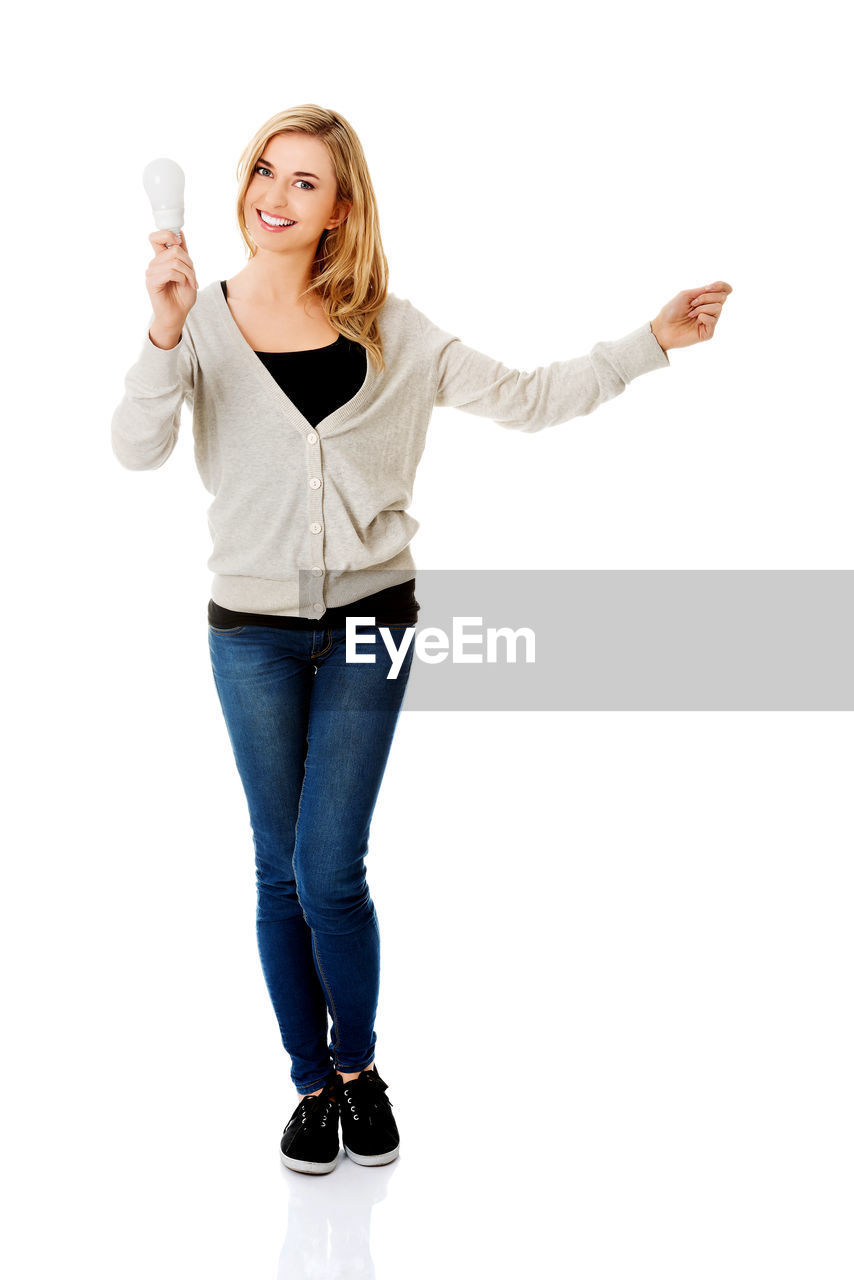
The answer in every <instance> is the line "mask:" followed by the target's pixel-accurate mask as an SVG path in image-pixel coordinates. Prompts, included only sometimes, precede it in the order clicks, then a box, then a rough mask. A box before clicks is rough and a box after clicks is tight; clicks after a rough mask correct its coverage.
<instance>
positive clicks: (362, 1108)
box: [343, 1076, 394, 1120]
mask: <svg viewBox="0 0 854 1280" xmlns="http://www.w3.org/2000/svg"><path fill="white" fill-rule="evenodd" d="M387 1089H388V1085H387V1084H386V1083H385V1082H384V1081H383V1080H380V1078H379V1077H378V1076H362V1077H361V1078H359V1077H358V1076H357V1077H356V1079H355V1080H347V1081H346V1082H345V1084H344V1088H343V1093H344V1098H345V1099H346V1102H347V1105H348V1106H349V1108H350V1112H351V1114H352V1116H353V1119H354V1120H358V1119H359V1118H360V1112H361V1113H362V1114H366V1113H367V1112H368V1111H376V1110H377V1109H378V1106H379V1099H380V1097H381V1096H382V1094H384V1093H385V1092H386V1091H387ZM386 1102H387V1103H388V1105H389V1106H390V1107H393V1106H394V1103H393V1102H392V1100H391V1098H387V1099H386Z"/></svg>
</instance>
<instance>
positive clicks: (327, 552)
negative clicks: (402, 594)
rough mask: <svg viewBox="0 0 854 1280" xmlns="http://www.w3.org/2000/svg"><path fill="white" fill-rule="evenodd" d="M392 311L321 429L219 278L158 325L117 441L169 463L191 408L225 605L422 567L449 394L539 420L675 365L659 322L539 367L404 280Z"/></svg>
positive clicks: (269, 605)
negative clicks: (479, 345)
mask: <svg viewBox="0 0 854 1280" xmlns="http://www.w3.org/2000/svg"><path fill="white" fill-rule="evenodd" d="M154 320H155V317H154V315H153V314H152V315H151V317H150V319H149V325H148V328H149V329H150V328H151V326H152V325H153V324H154ZM378 324H379V328H380V332H381V334H382V339H383V355H384V360H385V369H384V370H383V371H382V372H377V370H376V368H375V366H374V364H373V362H372V361H371V360H370V359H368V361H367V369H366V373H365V380H364V382H363V383H362V386H361V387H360V389H359V390H358V391H357V392H356V394H355V395H354V396H353V397H352V399H350V400H348V401H347V402H346V403H345V404H342V405H341V406H340V407H339V408H337V409H336V410H335V411H334V412H333V413H330V414H328V415H327V417H325V418H323V419H322V421H320V422H318V423H317V425H316V426H313V425H312V424H311V423H310V422H309V421H308V420H307V419H306V418H305V417H303V415H302V414H301V413H300V411H299V409H298V408H297V407H296V405H295V404H293V402H292V401H291V400H290V399H289V398H288V396H287V395H286V394H285V392H284V391H283V390H282V388H281V387H280V386H279V384H278V383H277V381H276V379H275V378H274V377H273V376H272V374H271V373H270V372H269V370H268V369H267V368H266V367H265V366H264V364H263V363H262V362H261V361H260V360H259V359H258V356H257V354H256V352H255V351H253V349H252V347H251V346H250V345H249V343H248V342H247V341H246V339H245V338H244V337H243V334H242V333H241V331H240V329H239V328H238V326H237V323H236V321H235V319H234V317H233V316H232V314H231V311H230V309H229V306H228V303H227V301H226V299H225V297H224V296H223V292H222V289H221V286H220V282H219V280H214V281H213V282H212V283H210V284H208V285H206V286H205V287H204V288H203V289H201V290H199V292H198V293H197V295H196V302H195V305H194V306H193V308H192V310H191V311H190V313H189V315H188V316H187V319H186V321H185V324H184V330H183V333H182V335H181V338H180V340H179V342H178V344H177V345H176V346H175V347H172V348H171V349H170V350H163V349H161V348H160V347H156V346H155V345H154V343H153V342H152V341H151V339H150V337H149V336H148V331H146V335H145V339H144V341H143V345H142V349H141V351H140V353H139V356H138V358H137V360H136V363H135V364H134V365H133V366H132V367H131V368H130V369H129V371H128V372H127V374H126V376H125V380H124V388H125V393H124V396H123V398H122V400H121V402H120V403H119V404H118V406H117V407H116V409H115V411H114V413H113V418H112V424H111V438H112V449H113V453H114V454H115V456H116V458H117V459H118V461H119V462H120V463H121V465H122V466H123V467H126V468H127V469H129V470H132V471H149V470H154V469H156V468H159V467H162V466H163V464H164V463H165V462H166V461H167V459H168V458H169V456H170V455H171V453H172V451H173V450H174V448H175V445H176V443H177V439H178V434H179V428H180V425H181V412H182V406H183V404H184V402H185V401H186V403H187V404H188V405H189V406H190V408H191V410H192V414H193V438H194V454H195V462H196V467H197V469H198V472H199V475H200V477H201V480H202V483H203V484H204V486H205V488H206V489H207V490H208V492H209V493H210V494H212V495H213V501H212V502H211V503H210V505H209V507H208V526H209V530H210V534H211V538H212V543H213V551H212V554H211V556H210V558H209V560H208V566H207V567H208V569H209V570H211V571H212V573H213V575H214V577H213V581H212V584H211V596H212V598H213V599H214V600H215V601H217V603H219V604H220V605H222V606H223V607H224V608H226V609H232V610H234V611H238V612H250V613H259V614H279V615H282V616H290V617H305V618H318V617H320V616H321V615H322V614H323V613H324V612H325V611H326V610H327V609H328V608H335V607H338V606H340V605H346V604H350V603H351V602H353V601H356V600H359V599H361V598H362V597H363V596H369V595H372V594H374V593H376V592H377V591H380V590H382V589H384V588H386V587H389V586H392V585H395V584H397V583H401V582H405V581H407V580H408V579H410V578H412V577H413V575H414V573H415V561H414V559H413V556H412V551H411V549H410V543H411V541H412V538H413V536H414V534H415V533H416V531H417V529H418V527H419V522H418V521H417V520H416V519H415V518H414V517H413V516H411V515H410V514H409V511H408V510H407V508H408V507H409V505H410V503H411V501H412V491H413V486H414V481H415V473H416V469H417V467H418V463H419V461H420V459H421V455H422V453H423V451H424V446H425V442H426V435H427V429H428V426H429V424H430V419H431V415H432V411H433V408H434V406H439V407H446V406H449V407H455V408H458V409H462V410H464V411H465V412H467V413H473V414H477V415H478V416H480V417H485V418H490V419H492V420H493V421H494V422H496V423H497V424H498V425H499V426H503V427H508V428H511V429H515V430H519V431H531V432H533V431H540V430H542V429H543V428H545V427H550V426H555V425H557V424H559V423H563V422H567V421H569V420H570V419H571V418H574V417H578V416H581V415H584V414H588V413H591V412H592V411H593V410H594V409H596V408H597V407H598V406H599V405H601V404H604V403H605V401H607V400H610V399H612V398H613V397H615V396H618V395H620V394H621V393H622V392H623V391H624V390H625V388H626V386H627V385H628V384H629V382H631V381H632V380H633V379H634V378H636V377H639V376H640V375H641V374H643V373H647V372H650V371H651V370H653V369H659V368H665V367H667V366H668V365H669V364H670V361H669V359H668V357H667V354H666V352H664V351H663V350H662V348H661V347H660V346H659V344H658V342H657V340H656V338H655V335H654V334H653V332H652V329H651V326H650V325H649V323H647V324H644V325H641V326H640V327H639V328H637V329H634V330H633V331H632V332H631V333H629V334H627V335H626V336H625V337H623V338H618V339H616V340H615V341H611V342H597V343H596V345H595V346H594V347H593V348H592V349H591V351H590V352H589V353H588V354H587V355H585V356H577V357H574V358H571V359H568V360H558V361H555V362H554V363H552V364H549V365H543V366H540V367H538V368H536V369H534V370H532V371H531V372H525V371H521V370H518V369H512V368H509V367H508V366H507V365H505V364H502V363H501V362H500V361H498V360H496V359H494V358H493V357H491V356H488V355H485V354H483V353H481V352H479V351H476V350H474V349H473V348H472V347H469V346H466V345H465V344H464V343H463V342H462V341H461V340H460V339H459V338H458V337H456V336H455V335H454V334H452V333H450V332H449V331H447V330H444V329H441V328H439V327H438V325H436V324H434V323H433V322H432V321H431V320H429V319H428V318H427V316H426V315H424V314H423V312H421V311H419V310H418V309H417V308H416V307H415V306H414V305H413V304H412V303H411V302H410V301H409V299H407V298H402V297H399V296H398V295H396V294H394V293H388V294H387V296H386V299H385V302H384V304H383V307H382V309H381V310H380V312H379V314H378Z"/></svg>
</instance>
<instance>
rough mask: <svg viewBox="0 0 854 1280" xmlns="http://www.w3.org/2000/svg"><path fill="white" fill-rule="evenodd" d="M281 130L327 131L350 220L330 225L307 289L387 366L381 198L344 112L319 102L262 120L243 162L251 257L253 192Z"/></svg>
mask: <svg viewBox="0 0 854 1280" xmlns="http://www.w3.org/2000/svg"><path fill="white" fill-rule="evenodd" d="M278 133H305V134H309V135H310V136H311V137H314V138H320V139H321V141H322V142H323V143H324V144H325V145H326V149H327V151H328V152H329V155H330V158H331V160H332V167H333V169H334V171H335V180H336V183H337V187H338V191H337V196H336V199H337V200H348V201H350V202H351V208H350V212H349V214H348V215H347V217H346V218H345V220H344V221H343V222H342V223H339V225H338V226H337V227H333V228H332V229H331V230H325V231H324V232H323V235H322V236H321V237H320V241H319V243H318V246H317V254H316V255H315V259H314V262H313V263H312V268H311V282H310V284H309V286H308V289H307V290H306V291H305V292H306V294H310V293H317V294H318V296H319V298H320V302H321V305H322V307H323V311H324V314H325V315H326V318H327V319H328V320H329V323H330V324H331V325H332V326H333V328H335V329H337V330H338V332H339V333H343V334H344V336H345V337H346V338H350V339H352V340H353V341H355V342H359V343H361V344H362V345H363V346H364V347H365V348H366V350H367V353H368V356H369V357H370V358H371V360H373V362H374V364H375V365H376V367H377V369H378V370H380V371H381V370H383V369H384V368H385V363H384V361H383V350H382V338H381V336H380V332H379V326H378V324H377V314H378V313H379V311H380V310H381V308H382V306H383V303H384V302H385V300H386V294H387V293H388V260H387V259H386V256H385V252H384V250H383V246H382V240H381V238H380V223H379V214H378V211H377V201H376V196H375V194H374V187H373V183H372V182H371V175H370V174H369V172H368V165H367V162H366V160H365V154H364V152H363V150H362V144H361V143H360V142H359V139H358V138H357V136H356V134H355V132H354V130H353V128H352V127H351V125H350V124H349V123H348V121H347V120H345V119H344V117H343V116H341V115H339V114H338V112H337V111H329V110H327V109H326V108H325V107H318V106H316V105H315V104H314V103H305V104H303V105H302V106H299V107H289V108H288V109H287V110H286V111H280V112H279V113H278V114H277V115H274V116H272V117H271V118H270V119H269V120H268V121H267V122H266V123H265V124H262V126H261V128H260V129H259V130H258V132H257V133H256V134H255V136H254V137H253V138H252V139H251V140H250V141H249V143H248V144H247V146H246V148H245V150H244V152H243V154H242V155H241V157H240V160H239V161H238V165H237V181H238V184H239V189H238V192H237V223H238V226H239V228H240V234H241V236H242V237H243V240H244V242H245V244H246V246H247V248H248V250H249V257H250V258H254V256H255V254H256V253H257V252H258V246H257V245H256V244H255V241H254V240H253V239H252V237H251V236H250V234H249V231H248V230H247V227H246V221H245V219H244V216H243V205H244V202H245V199H246V191H247V188H248V186H249V183H250V181H251V180H252V176H253V174H254V172H255V165H256V164H257V163H258V160H259V159H260V158H261V156H262V155H263V154H264V148H265V147H266V146H267V143H268V142H269V141H270V139H271V138H272V137H273V136H274V135H275V134H278ZM303 296H305V295H303Z"/></svg>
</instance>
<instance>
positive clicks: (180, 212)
mask: <svg viewBox="0 0 854 1280" xmlns="http://www.w3.org/2000/svg"><path fill="white" fill-rule="evenodd" d="M152 213H153V214H154V225H155V226H156V227H157V230H158V231H167V230H168V231H175V232H178V231H180V230H181V228H182V227H183V225H184V206H183V205H182V204H179V205H177V206H175V207H174V208H172V209H152Z"/></svg>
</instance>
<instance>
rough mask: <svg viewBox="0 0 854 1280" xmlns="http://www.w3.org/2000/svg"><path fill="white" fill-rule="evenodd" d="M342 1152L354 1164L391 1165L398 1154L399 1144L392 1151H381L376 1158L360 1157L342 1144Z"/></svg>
mask: <svg viewBox="0 0 854 1280" xmlns="http://www.w3.org/2000/svg"><path fill="white" fill-rule="evenodd" d="M344 1150H345V1151H346V1152H347V1155H348V1156H349V1157H350V1159H351V1160H355V1162H356V1164H391V1162H392V1160H396V1159H397V1157H398V1154H399V1152H400V1144H398V1145H397V1146H396V1147H395V1149H394V1150H393V1151H381V1152H380V1154H379V1155H378V1156H360V1155H357V1154H356V1152H355V1151H351V1150H350V1148H349V1147H348V1146H347V1144H346V1142H345V1143H344Z"/></svg>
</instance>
